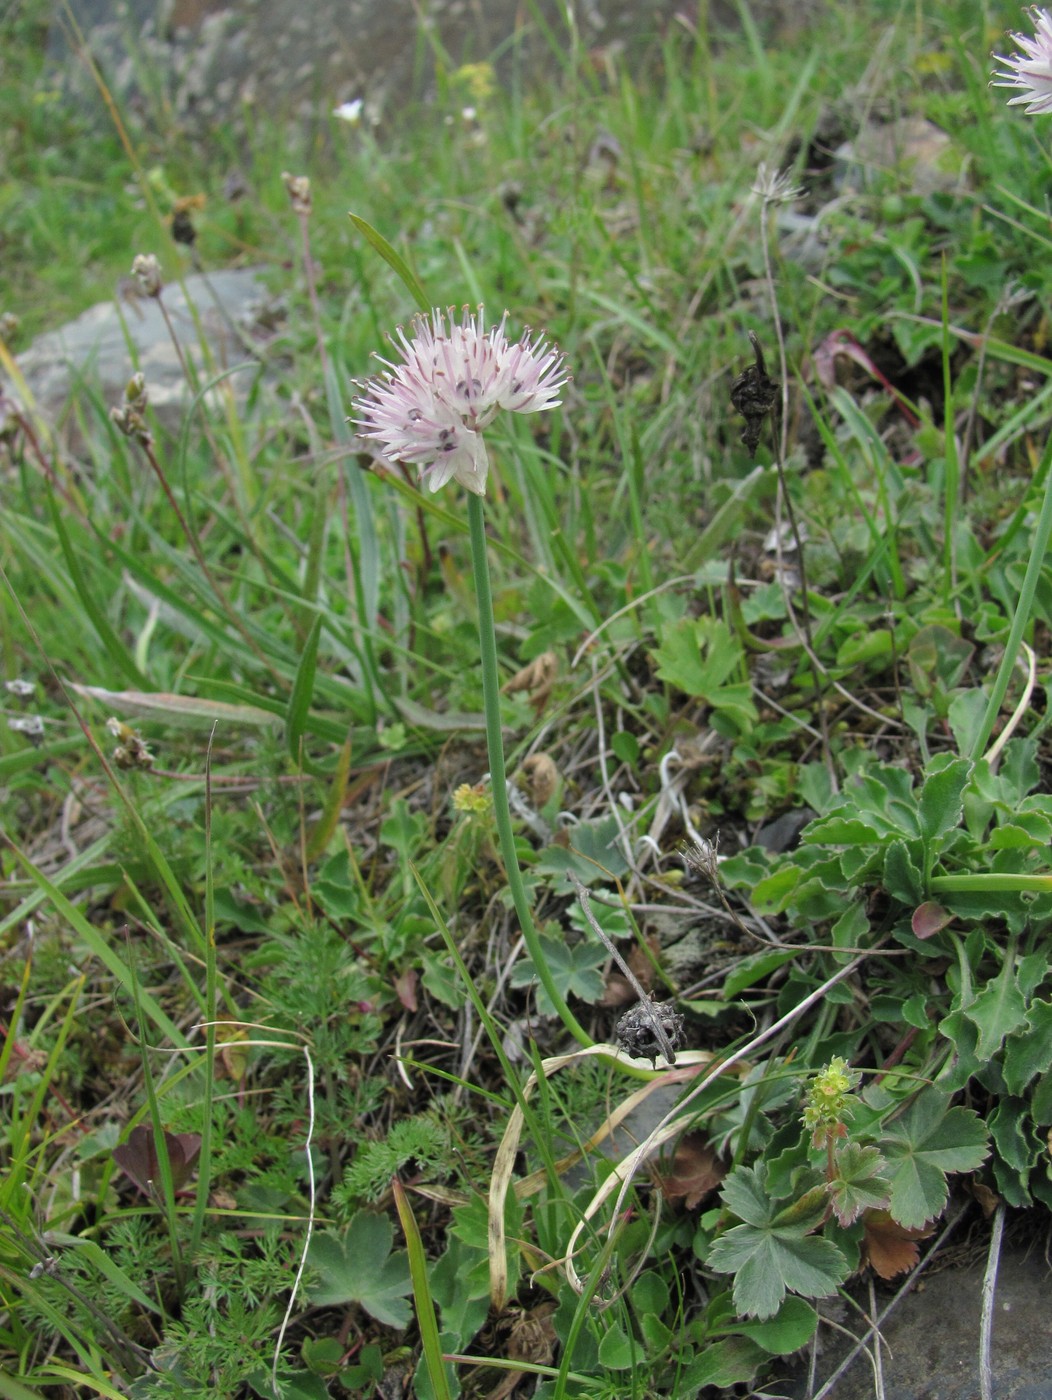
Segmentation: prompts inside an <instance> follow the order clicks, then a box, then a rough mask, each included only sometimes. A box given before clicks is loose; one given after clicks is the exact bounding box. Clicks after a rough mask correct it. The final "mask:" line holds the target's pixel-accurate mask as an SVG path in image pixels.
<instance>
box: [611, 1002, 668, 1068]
mask: <svg viewBox="0 0 1052 1400" xmlns="http://www.w3.org/2000/svg"><path fill="white" fill-rule="evenodd" d="M655 1021H656V1022H657V1023H658V1025H659V1026H660V1028H661V1030H662V1031H663V1032H664V1035H665V1039H666V1040H667V1041H668V1044H669V1046H670V1047H671V1049H672V1050H673V1051H674V1050H675V1049H676V1047H677V1046H678V1045H679V1042H680V1039H681V1037H682V1035H683V1017H682V1016H681V1015H680V1014H679V1012H678V1011H676V1009H675V1007H674V1006H673V1005H672V1003H671V1002H670V1001H663V1002H656V1001H653V1000H650V1001H639V1002H636V1004H635V1006H633V1007H632V1008H631V1009H630V1010H628V1011H626V1012H625V1014H624V1015H623V1016H622V1017H621V1019H620V1021H618V1023H617V1030H616V1032H615V1034H616V1036H617V1045H618V1049H620V1050H623V1051H624V1052H625V1054H626V1055H630V1056H631V1057H632V1059H633V1060H649V1061H650V1063H651V1065H654V1066H656V1065H657V1059H658V1056H659V1055H664V1054H665V1047H664V1046H663V1045H662V1044H661V1037H660V1036H659V1034H658V1032H657V1030H656V1028H655V1025H654V1023H655ZM666 1058H667V1057H666ZM675 1062H676V1056H675V1054H673V1055H672V1057H671V1059H670V1060H669V1064H675Z"/></svg>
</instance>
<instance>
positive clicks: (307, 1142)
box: [270, 1046, 317, 1395]
mask: <svg viewBox="0 0 1052 1400" xmlns="http://www.w3.org/2000/svg"><path fill="white" fill-rule="evenodd" d="M303 1057H304V1059H305V1060H306V1061H307V1136H306V1138H305V1139H304V1143H303V1150H304V1152H305V1153H306V1156H307V1201H308V1211H307V1233H306V1234H305V1235H304V1237H303V1248H302V1250H301V1251H300V1262H299V1265H298V1266H297V1268H296V1277H295V1278H294V1279H293V1280H292V1292H291V1293H290V1294H289V1302H288V1307H286V1309H285V1316H284V1317H283V1318H282V1319H281V1326H280V1327H279V1328H278V1339H277V1341H276V1342H275V1343H274V1364H273V1366H272V1367H271V1371H270V1379H271V1382H272V1384H273V1386H274V1394H275V1395H280V1394H281V1391H280V1390H279V1388H278V1362H279V1360H280V1359H281V1346H282V1343H283V1342H284V1340H285V1333H286V1331H287V1330H288V1325H289V1323H290V1322H291V1320H292V1310H293V1308H294V1307H295V1306H296V1295H297V1293H298V1292H299V1287H300V1283H301V1282H302V1280H303V1271H304V1269H305V1268H306V1267H307V1251H308V1250H309V1249H310V1241H311V1235H312V1234H313V1233H314V1215H315V1207H316V1204H317V1187H316V1184H315V1181H314V1158H313V1157H312V1156H311V1150H310V1147H311V1138H313V1136H314V1061H313V1060H312V1059H311V1057H310V1051H309V1050H308V1049H307V1047H306V1046H304V1047H303Z"/></svg>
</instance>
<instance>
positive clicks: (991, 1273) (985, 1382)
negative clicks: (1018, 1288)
mask: <svg viewBox="0 0 1052 1400" xmlns="http://www.w3.org/2000/svg"><path fill="white" fill-rule="evenodd" d="M1004 1228H1005V1203H1004V1201H999V1202H998V1205H997V1209H996V1210H995V1211H994V1224H993V1230H992V1232H991V1234H990V1249H989V1252H988V1254H987V1256H986V1273H985V1274H984V1275H983V1315H982V1318H981V1320H980V1322H979V1394H980V1396H981V1397H982V1400H993V1396H994V1368H993V1361H992V1359H991V1351H992V1347H993V1340H994V1298H995V1297H996V1296H997V1268H998V1265H999V1264H1000V1262H1001V1240H1002V1239H1003V1237H1004Z"/></svg>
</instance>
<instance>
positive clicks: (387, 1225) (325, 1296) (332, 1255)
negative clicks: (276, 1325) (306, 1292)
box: [307, 1210, 412, 1327]
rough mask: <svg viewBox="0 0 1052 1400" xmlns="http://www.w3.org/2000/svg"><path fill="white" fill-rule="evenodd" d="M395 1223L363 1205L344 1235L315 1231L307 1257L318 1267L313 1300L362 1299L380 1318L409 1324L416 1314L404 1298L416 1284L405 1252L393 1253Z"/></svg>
mask: <svg viewBox="0 0 1052 1400" xmlns="http://www.w3.org/2000/svg"><path fill="white" fill-rule="evenodd" d="M393 1239H394V1227H393V1226H392V1225H391V1222H390V1221H389V1220H388V1218H387V1216H386V1215H377V1214H376V1213H375V1212H373V1211H366V1210H360V1211H359V1212H358V1213H357V1215H355V1217H354V1219H353V1220H352V1221H351V1223H350V1225H349V1226H348V1227H347V1229H346V1230H345V1231H344V1233H343V1234H342V1235H337V1234H334V1233H333V1232H332V1231H331V1230H326V1231H324V1232H323V1233H322V1234H319V1235H315V1236H314V1239H313V1240H312V1241H311V1246H310V1249H309V1251H308V1253H307V1262H308V1263H309V1264H310V1266H311V1267H312V1268H313V1269H315V1270H317V1272H318V1275H319V1278H318V1281H317V1282H316V1283H315V1284H314V1286H313V1287H312V1288H311V1290H310V1299H311V1302H313V1303H320V1304H323V1305H325V1304H335V1305H340V1304H343V1303H359V1304H360V1305H361V1306H362V1307H363V1308H364V1309H365V1311H366V1312H367V1313H369V1315H370V1316H371V1317H375V1318H376V1320H377V1322H382V1323H384V1324H385V1326H387V1327H405V1326H406V1325H407V1323H408V1322H409V1319H410V1317H411V1315H412V1314H411V1312H410V1308H409V1304H408V1303H407V1302H406V1301H405V1297H406V1294H407V1293H409V1291H410V1289H411V1287H412V1285H411V1283H410V1281H409V1266H408V1264H407V1262H406V1256H405V1253H404V1251H399V1252H398V1253H397V1254H392V1253H391V1243H392V1241H393Z"/></svg>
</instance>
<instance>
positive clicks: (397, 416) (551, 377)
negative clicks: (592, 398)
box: [354, 307, 568, 496]
mask: <svg viewBox="0 0 1052 1400" xmlns="http://www.w3.org/2000/svg"><path fill="white" fill-rule="evenodd" d="M447 317H448V326H447ZM507 319H508V313H507V312H505V313H504V315H503V317H502V318H501V321H500V324H499V325H497V326H491V327H490V329H489V330H487V329H486V327H485V320H484V316H483V311H482V308H481V307H479V309H478V311H477V312H476V313H475V314H474V315H469V314H468V310H467V308H466V307H465V308H464V311H463V313H462V315H461V318H460V321H459V323H458V322H457V321H456V320H455V317H454V312H453V310H452V309H450V310H449V312H442V311H437V310H436V311H432V312H431V315H430V317H427V316H418V317H416V319H415V320H414V322H413V336H412V338H411V339H409V338H407V336H406V335H405V333H404V332H403V331H402V329H401V327H399V329H398V333H397V334H398V342H397V345H396V348H399V347H400V348H401V353H402V362H401V363H400V364H392V363H390V361H388V360H383V361H382V363H383V364H385V365H386V366H387V370H386V371H384V372H383V373H381V374H379V375H377V376H376V377H375V378H374V379H371V380H369V381H368V382H367V383H365V384H362V385H361V388H362V390H363V392H362V394H361V395H360V396H359V397H358V398H357V399H356V400H355V404H354V407H355V410H356V416H355V419H354V421H355V423H357V425H358V427H359V429H360V431H361V434H362V436H363V437H367V438H374V439H376V441H377V442H378V443H379V444H380V447H381V451H382V455H383V456H384V457H386V458H388V459H389V460H391V461H397V462H412V463H414V464H416V465H417V466H419V467H420V468H421V470H422V473H423V476H424V478H425V480H426V481H427V484H428V486H429V487H430V488H431V490H432V491H437V490H438V489H439V487H440V486H444V485H445V484H446V482H447V481H449V480H450V478H452V477H455V478H456V480H457V481H459V482H460V484H461V485H462V486H466V487H467V489H468V490H469V491H473V492H474V493H475V494H476V495H477V496H484V495H485V493H486V477H487V475H488V473H489V457H488V455H487V452H486V444H485V442H484V441H483V438H482V430H483V428H485V427H486V426H487V425H488V424H489V423H491V422H492V421H493V419H494V417H495V416H496V414H497V412H498V411H499V410H500V409H502V408H503V409H507V410H508V411H509V412H511V413H540V412H541V411H542V410H543V409H548V408H556V407H557V406H558V405H559V403H560V402H561V400H560V398H559V391H560V390H561V389H562V387H563V385H564V384H565V383H566V380H567V377H568V376H567V372H566V363H565V361H564V359H563V356H562V353H561V352H560V351H559V350H557V349H555V348H554V347H553V346H550V345H549V344H548V343H547V341H545V339H544V337H543V336H542V337H540V338H538V339H537V340H534V339H533V336H532V333H531V332H530V331H526V332H525V333H524V334H523V336H522V338H521V339H520V340H518V341H516V342H515V343H514V344H509V342H508V339H507V337H506V336H505V334H504V327H505V324H506V322H507Z"/></svg>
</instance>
